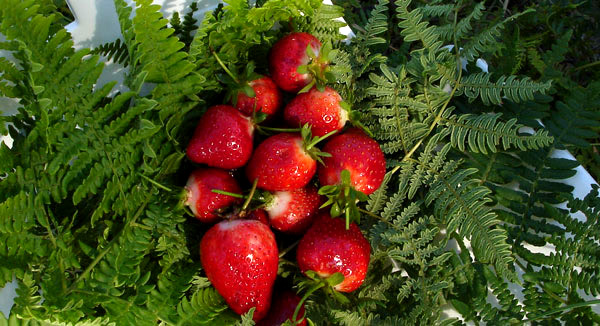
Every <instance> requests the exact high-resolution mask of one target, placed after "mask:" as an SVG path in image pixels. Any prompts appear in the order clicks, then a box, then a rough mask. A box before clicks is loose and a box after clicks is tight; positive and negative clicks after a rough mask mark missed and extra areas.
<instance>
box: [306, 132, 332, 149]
mask: <svg viewBox="0 0 600 326" xmlns="http://www.w3.org/2000/svg"><path fill="white" fill-rule="evenodd" d="M336 132H338V130H333V131H330V132H328V133H326V134H325V135H323V136H321V137H318V136H317V137H315V138H313V139H312V140H311V142H310V144H308V145H306V150H307V151H309V150H310V149H311V148H313V147H315V145H317V144H318V143H320V142H321V141H322V140H324V139H327V138H329V137H330V136H331V135H333V134H335V133H336Z"/></svg>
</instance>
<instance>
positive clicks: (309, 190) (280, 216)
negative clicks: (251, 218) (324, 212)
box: [265, 185, 322, 234]
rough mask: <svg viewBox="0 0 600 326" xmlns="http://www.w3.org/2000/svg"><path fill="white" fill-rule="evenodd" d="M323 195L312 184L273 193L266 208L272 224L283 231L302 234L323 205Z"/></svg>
mask: <svg viewBox="0 0 600 326" xmlns="http://www.w3.org/2000/svg"><path fill="white" fill-rule="evenodd" d="M321 203H322V201H321V196H319V194H318V193H317V189H316V188H315V187H313V186H311V185H308V186H306V187H304V188H300V189H295V190H286V191H276V192H274V193H272V197H271V202H270V203H269V204H267V206H266V207H265V210H266V211H267V213H268V214H269V220H270V222H271V226H272V227H273V228H274V229H277V230H279V231H281V232H285V233H292V234H300V233H303V232H304V231H306V229H308V227H309V226H310V225H311V224H312V221H313V219H314V217H315V215H316V214H317V211H318V210H319V206H320V205H321Z"/></svg>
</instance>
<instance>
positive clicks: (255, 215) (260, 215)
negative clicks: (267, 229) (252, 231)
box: [244, 208, 269, 226]
mask: <svg viewBox="0 0 600 326" xmlns="http://www.w3.org/2000/svg"><path fill="white" fill-rule="evenodd" d="M244 218H245V219H247V220H256V221H259V222H261V223H262V224H264V225H266V226H269V218H268V217H267V212H265V210H264V209H260V208H259V209H255V210H253V211H250V212H249V213H248V214H247V215H246V216H245V217H244Z"/></svg>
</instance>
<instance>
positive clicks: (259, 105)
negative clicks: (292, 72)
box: [232, 76, 283, 116]
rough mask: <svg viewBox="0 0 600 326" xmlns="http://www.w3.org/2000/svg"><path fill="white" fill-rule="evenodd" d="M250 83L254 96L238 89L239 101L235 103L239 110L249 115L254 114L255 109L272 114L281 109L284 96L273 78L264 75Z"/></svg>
mask: <svg viewBox="0 0 600 326" xmlns="http://www.w3.org/2000/svg"><path fill="white" fill-rule="evenodd" d="M248 85H249V86H250V87H252V90H253V91H254V97H250V96H248V95H246V93H245V92H243V91H238V92H237V101H236V103H235V104H234V106H235V107H236V108H237V109H238V110H240V111H241V112H243V113H244V114H246V115H248V116H250V115H252V112H253V111H256V112H262V113H265V114H267V115H268V116H272V115H273V114H275V112H277V111H278V110H279V108H280V107H281V105H282V103H283V97H282V95H281V92H280V91H279V88H277V85H275V83H274V82H273V80H272V79H271V78H269V77H266V76H264V77H261V78H258V79H255V80H252V81H250V82H248ZM232 103H233V101H232Z"/></svg>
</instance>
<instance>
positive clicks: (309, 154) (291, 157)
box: [246, 126, 328, 191]
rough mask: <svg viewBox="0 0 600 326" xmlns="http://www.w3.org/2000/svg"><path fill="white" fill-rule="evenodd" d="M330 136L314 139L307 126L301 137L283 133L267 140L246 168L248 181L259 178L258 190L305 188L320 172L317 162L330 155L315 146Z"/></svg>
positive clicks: (259, 146)
mask: <svg viewBox="0 0 600 326" xmlns="http://www.w3.org/2000/svg"><path fill="white" fill-rule="evenodd" d="M327 136H328V135H326V136H324V137H318V136H317V137H314V138H312V136H311V133H310V128H309V127H308V126H305V127H304V128H302V133H301V134H298V133H281V134H276V135H273V136H271V137H269V138H267V139H265V140H264V141H263V142H262V143H260V144H259V145H258V146H257V147H256V149H255V150H254V153H252V158H250V162H248V165H247V166H246V176H247V177H248V180H251V181H253V180H256V179H258V188H260V189H264V190H268V191H283V190H293V189H299V188H302V187H304V186H306V185H307V184H308V182H309V181H310V179H311V178H312V177H313V176H314V174H315V172H316V170H317V160H320V156H326V155H327V154H326V153H323V152H321V151H319V149H318V148H316V147H315V145H316V144H317V143H318V142H319V141H321V140H323V139H325V138H326V137H327Z"/></svg>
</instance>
